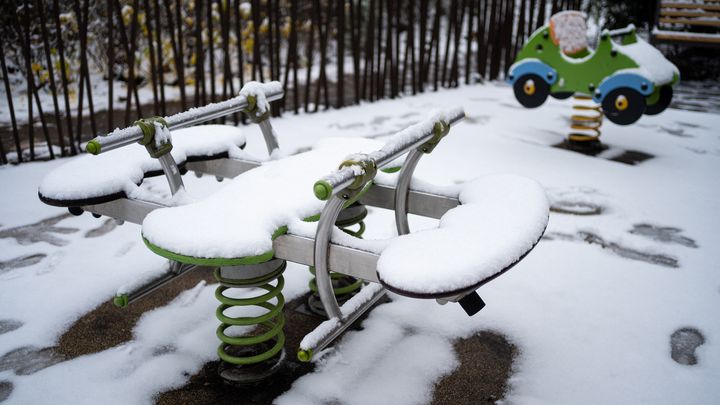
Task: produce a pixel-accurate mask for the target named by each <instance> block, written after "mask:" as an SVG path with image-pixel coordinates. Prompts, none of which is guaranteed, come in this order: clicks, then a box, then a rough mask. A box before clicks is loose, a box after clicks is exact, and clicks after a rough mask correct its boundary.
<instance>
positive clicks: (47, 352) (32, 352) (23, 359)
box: [0, 346, 65, 375]
mask: <svg viewBox="0 0 720 405" xmlns="http://www.w3.org/2000/svg"><path fill="white" fill-rule="evenodd" d="M64 360H65V358H64V357H63V356H62V355H60V354H58V353H55V350H54V349H53V348H51V347H47V348H44V349H38V348H36V347H32V346H26V347H21V348H19V349H15V350H13V351H11V352H8V353H6V354H5V355H4V356H2V357H0V371H6V370H13V371H14V372H15V374H17V375H30V374H34V373H37V372H38V371H40V370H42V369H44V368H47V367H50V366H52V365H54V364H57V363H60V362H61V361H64Z"/></svg>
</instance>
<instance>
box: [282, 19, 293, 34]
mask: <svg viewBox="0 0 720 405" xmlns="http://www.w3.org/2000/svg"><path fill="white" fill-rule="evenodd" d="M291 30H292V24H291V23H290V20H286V21H285V24H283V26H282V27H280V33H281V34H282V36H283V38H289V37H290V31H291Z"/></svg>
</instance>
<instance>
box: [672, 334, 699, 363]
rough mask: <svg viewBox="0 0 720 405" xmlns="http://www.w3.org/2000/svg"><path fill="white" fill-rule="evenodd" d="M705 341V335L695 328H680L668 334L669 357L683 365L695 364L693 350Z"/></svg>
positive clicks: (695, 357) (695, 356)
mask: <svg viewBox="0 0 720 405" xmlns="http://www.w3.org/2000/svg"><path fill="white" fill-rule="evenodd" d="M703 343H705V337H704V336H703V335H702V333H700V331H699V330H697V329H695V328H690V327H685V328H680V329H678V330H676V331H675V332H673V334H672V335H670V357H672V359H673V360H675V362H676V363H678V364H682V365H685V366H693V365H695V364H697V362H698V359H697V355H696V353H695V350H696V349H697V348H698V346H701V345H702V344H703Z"/></svg>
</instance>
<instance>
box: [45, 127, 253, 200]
mask: <svg viewBox="0 0 720 405" xmlns="http://www.w3.org/2000/svg"><path fill="white" fill-rule="evenodd" d="M172 140H173V149H172V151H171V154H172V156H173V158H174V159H175V161H176V162H177V164H178V167H179V168H180V170H184V166H185V164H186V163H187V162H197V161H203V160H213V159H220V158H226V157H235V156H239V155H241V153H242V148H244V147H245V136H244V135H243V133H242V129H240V128H238V127H234V126H229V125H198V126H195V127H190V128H182V129H177V130H174V131H172ZM162 174H163V171H162V168H161V165H160V162H159V161H158V159H154V158H151V157H150V156H149V155H148V153H147V151H146V150H145V148H144V147H143V146H142V145H139V144H138V145H131V146H128V147H125V148H120V149H115V150H112V151H109V152H107V153H103V154H101V155H98V156H92V155H89V154H88V155H84V156H81V157H78V158H75V159H73V160H72V161H70V162H68V163H66V164H64V165H62V166H60V167H58V168H56V169H55V170H53V171H51V172H50V173H48V174H47V176H45V178H44V179H43V181H42V183H41V184H40V187H39V189H38V194H39V196H40V199H41V200H42V201H43V202H45V203H46V204H50V205H55V206H60V207H79V206H83V205H90V204H100V203H105V202H109V201H113V200H116V199H119V198H125V197H129V196H131V195H132V194H133V193H134V192H135V191H136V190H137V188H138V186H139V185H140V184H141V183H142V181H143V179H144V178H147V177H152V176H159V175H162Z"/></svg>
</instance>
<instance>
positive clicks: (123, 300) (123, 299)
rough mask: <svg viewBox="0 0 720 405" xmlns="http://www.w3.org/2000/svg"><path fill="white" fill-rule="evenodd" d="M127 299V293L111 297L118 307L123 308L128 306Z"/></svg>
mask: <svg viewBox="0 0 720 405" xmlns="http://www.w3.org/2000/svg"><path fill="white" fill-rule="evenodd" d="M129 300H130V299H129V298H128V296H127V294H120V295H116V296H115V297H114V298H113V304H115V306H116V307H118V308H125V307H127V306H128V304H129Z"/></svg>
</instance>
